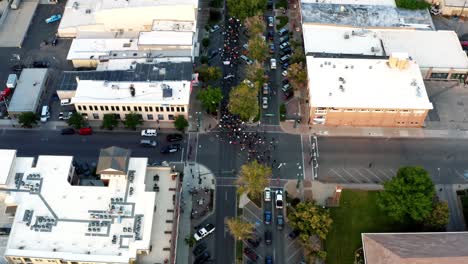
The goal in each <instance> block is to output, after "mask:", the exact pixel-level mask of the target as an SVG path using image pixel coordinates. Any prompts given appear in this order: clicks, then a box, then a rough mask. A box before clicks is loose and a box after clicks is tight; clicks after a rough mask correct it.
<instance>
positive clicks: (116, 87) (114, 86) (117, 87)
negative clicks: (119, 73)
mask: <svg viewBox="0 0 468 264" xmlns="http://www.w3.org/2000/svg"><path fill="white" fill-rule="evenodd" d="M111 87H112V89H117V90H118V89H119V86H118V85H116V84H113V85H112V86H111Z"/></svg>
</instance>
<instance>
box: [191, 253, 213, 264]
mask: <svg viewBox="0 0 468 264" xmlns="http://www.w3.org/2000/svg"><path fill="white" fill-rule="evenodd" d="M209 259H210V253H208V252H207V251H205V253H203V254H201V255H200V256H198V257H197V258H196V259H195V261H194V262H193V264H202V263H205V262H206V261H208V260H209Z"/></svg>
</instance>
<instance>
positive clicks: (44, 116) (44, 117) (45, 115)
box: [41, 105, 50, 122]
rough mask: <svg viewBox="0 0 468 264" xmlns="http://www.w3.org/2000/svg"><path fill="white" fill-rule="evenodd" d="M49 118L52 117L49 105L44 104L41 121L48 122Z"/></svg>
mask: <svg viewBox="0 0 468 264" xmlns="http://www.w3.org/2000/svg"><path fill="white" fill-rule="evenodd" d="M49 118H50V113H49V106H47V105H44V106H42V110H41V122H47V120H48V119H49Z"/></svg>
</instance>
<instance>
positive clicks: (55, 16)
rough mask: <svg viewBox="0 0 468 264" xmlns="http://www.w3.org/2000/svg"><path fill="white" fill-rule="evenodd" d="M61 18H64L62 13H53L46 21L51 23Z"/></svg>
mask: <svg viewBox="0 0 468 264" xmlns="http://www.w3.org/2000/svg"><path fill="white" fill-rule="evenodd" d="M61 18H62V15H60V14H56V15H52V16H50V17H48V18H46V20H45V22H46V23H47V24H50V23H53V22H55V21H59V20H60V19H61Z"/></svg>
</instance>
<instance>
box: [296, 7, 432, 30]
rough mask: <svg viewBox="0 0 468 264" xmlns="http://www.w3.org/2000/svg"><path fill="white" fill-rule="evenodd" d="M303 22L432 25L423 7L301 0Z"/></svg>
mask: <svg viewBox="0 0 468 264" xmlns="http://www.w3.org/2000/svg"><path fill="white" fill-rule="evenodd" d="M301 12H302V20H303V23H308V24H327V25H335V26H351V27H358V28H391V27H395V28H417V29H433V28H434V25H433V23H432V18H431V15H430V14H429V12H428V11H427V10H403V9H398V8H395V7H392V6H385V5H350V4H349V5H341V4H319V3H315V4H313V3H304V2H303V3H301Z"/></svg>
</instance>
